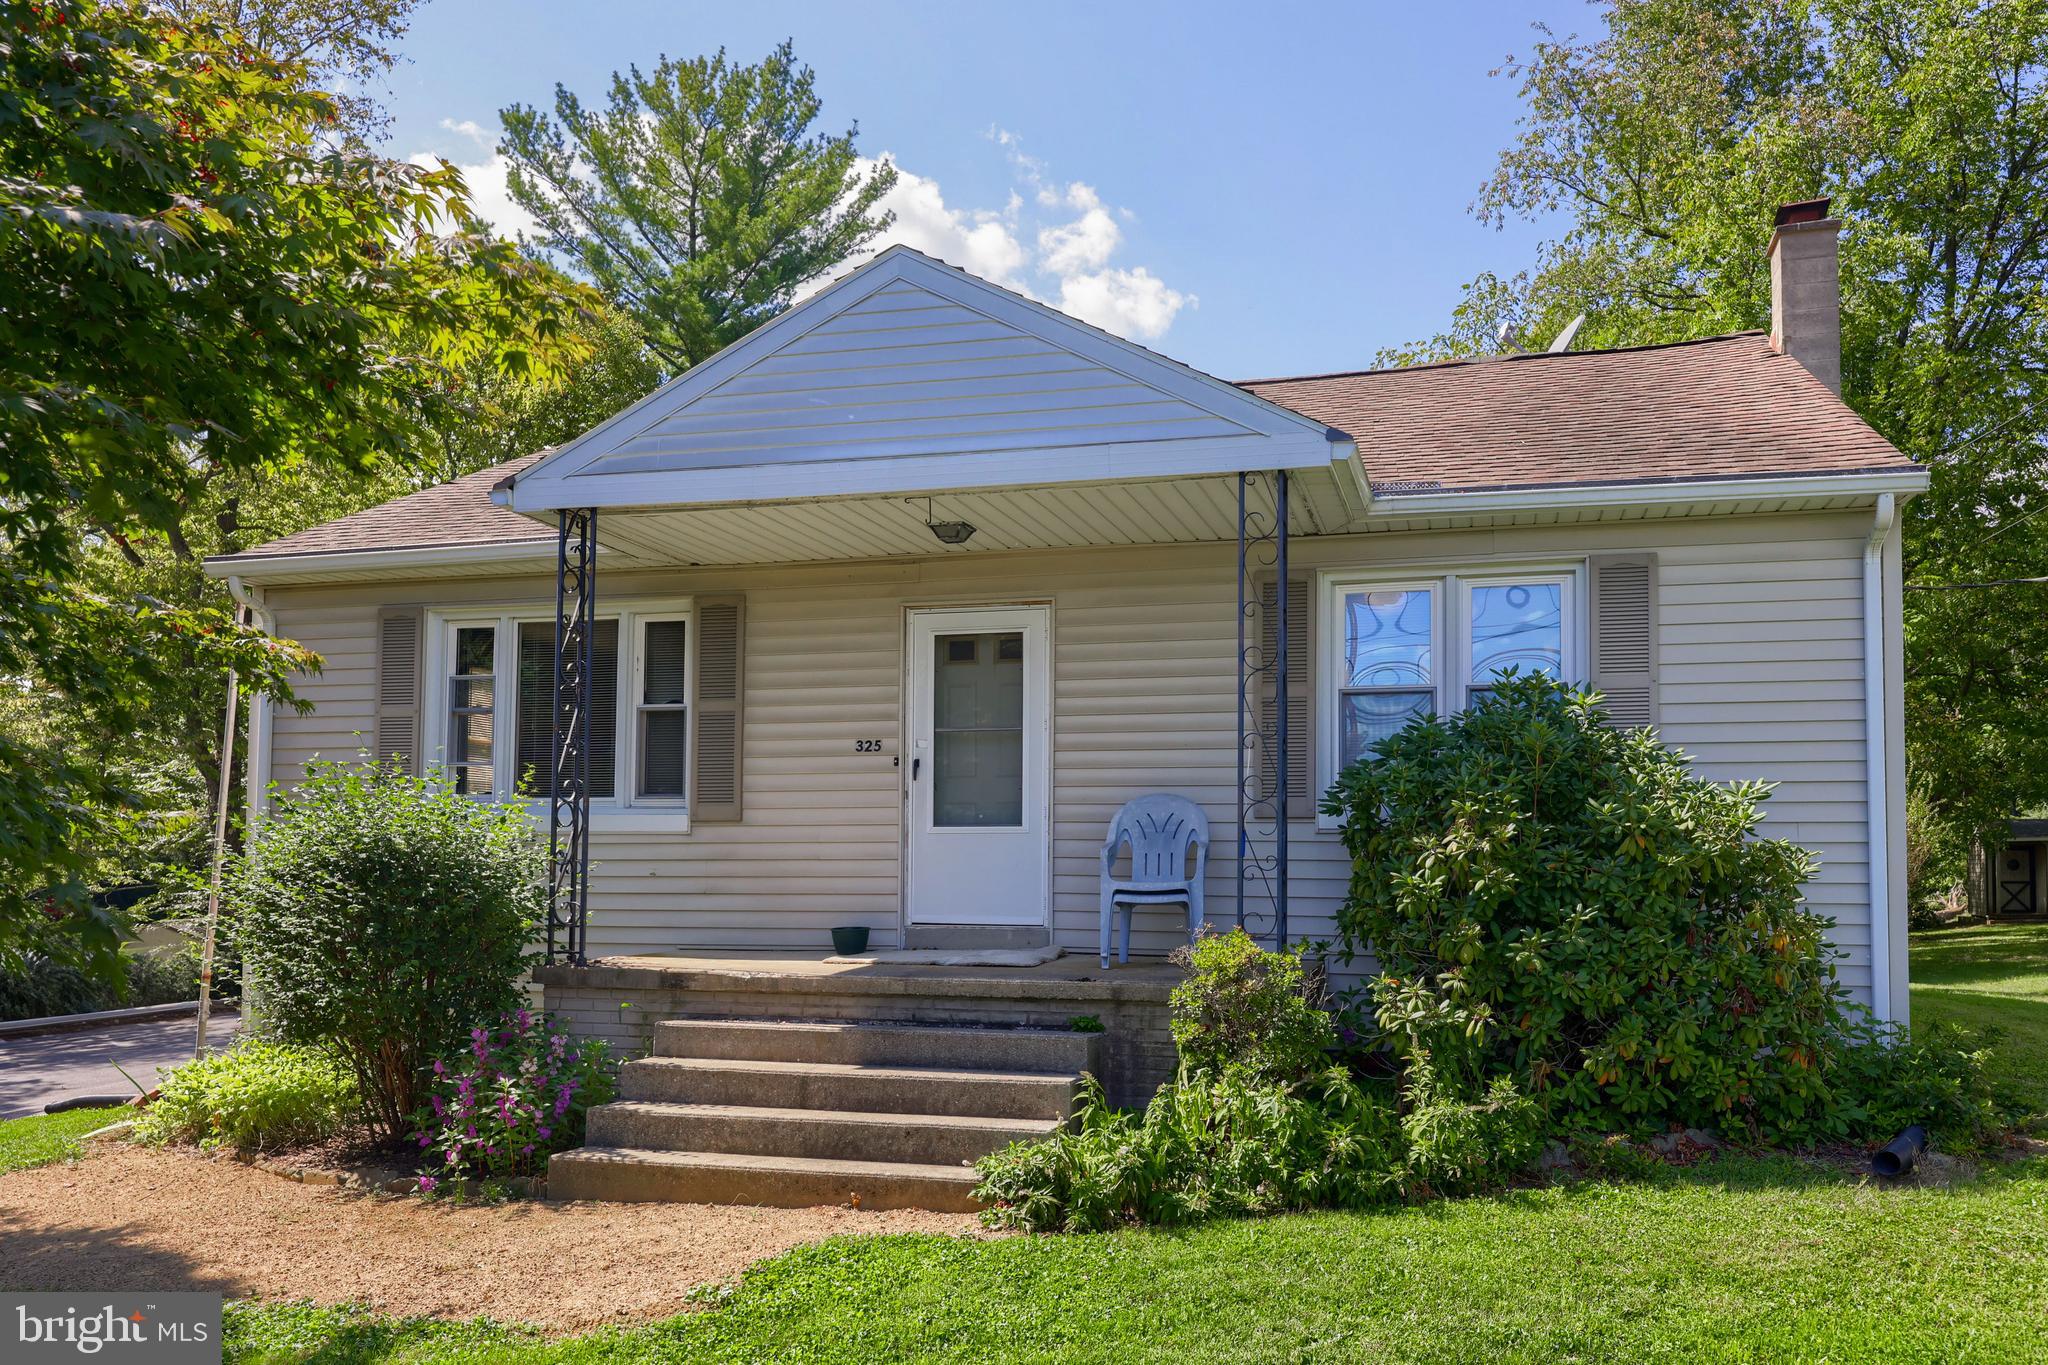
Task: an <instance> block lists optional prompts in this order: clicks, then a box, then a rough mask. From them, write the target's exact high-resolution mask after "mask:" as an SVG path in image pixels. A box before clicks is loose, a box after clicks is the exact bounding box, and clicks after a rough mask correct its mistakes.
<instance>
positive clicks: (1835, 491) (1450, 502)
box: [1372, 469, 1927, 518]
mask: <svg viewBox="0 0 2048 1365" xmlns="http://www.w3.org/2000/svg"><path fill="white" fill-rule="evenodd" d="M1926 487H1927V471H1926V470H1924V469H1902V470H1898V471H1896V472H1891V471H1886V472H1883V473H1876V474H1799V475H1791V476H1788V477H1785V478H1776V479H1772V478H1761V479H1696V480H1693V481H1691V482H1688V483H1629V484H1600V485H1592V486H1588V485H1584V484H1579V485H1571V486H1567V487H1562V488H1503V489H1495V490H1491V491H1479V492H1472V493H1454V492H1442V493H1390V492H1387V491H1385V490H1381V491H1380V492H1379V494H1378V496H1377V497H1375V498H1374V500H1373V504H1372V515H1373V517H1375V518H1391V517H1412V516H1439V515H1443V514H1446V513H1450V514H1456V513H1462V512H1533V511H1540V510H1543V509H1546V508H1565V507H1644V506H1651V507H1669V506H1674V505H1683V504H1690V503H1717V502H1748V501H1751V500H1753V499H1758V498H1825V497H1869V496H1870V495H1872V494H1893V493H1904V494H1907V495H1908V496H1910V495H1912V494H1914V493H1919V492H1922V491H1924V490H1925V489H1926Z"/></svg>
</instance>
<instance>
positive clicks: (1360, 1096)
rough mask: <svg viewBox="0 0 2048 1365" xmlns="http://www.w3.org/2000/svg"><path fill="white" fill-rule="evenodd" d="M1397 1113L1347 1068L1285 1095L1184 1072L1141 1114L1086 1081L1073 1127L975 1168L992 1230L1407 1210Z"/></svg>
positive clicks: (1247, 1077)
mask: <svg viewBox="0 0 2048 1365" xmlns="http://www.w3.org/2000/svg"><path fill="white" fill-rule="evenodd" d="M1399 1145H1400V1144H1399V1132H1398V1130H1397V1128H1396V1126H1395V1122H1394V1117H1393V1113H1392V1111H1391V1110H1390V1109H1389V1108H1388V1107H1387V1106H1386V1105H1384V1104H1382V1103H1380V1102H1379V1101H1377V1100H1376V1099H1375V1098H1373V1097H1372V1096H1371V1095H1370V1094H1368V1093H1367V1092H1366V1091H1365V1090H1363V1089H1362V1088H1361V1087H1360V1086H1359V1085H1358V1083H1357V1082H1356V1081H1354V1080H1352V1078H1351V1077H1350V1076H1349V1075H1348V1074H1347V1073H1346V1072H1344V1071H1343V1070H1342V1069H1341V1068H1332V1069H1329V1070H1326V1071H1324V1072H1322V1073H1320V1074H1319V1075H1317V1076H1315V1077H1314V1078H1312V1079H1310V1080H1305V1081H1296V1082H1293V1083H1288V1084H1276V1083H1272V1082H1263V1081H1260V1080H1258V1079H1256V1078H1255V1077H1254V1076H1253V1075H1251V1074H1250V1073H1249V1072H1244V1071H1233V1072H1229V1073H1217V1072H1211V1071H1196V1072H1188V1071H1185V1070H1184V1071H1183V1072H1182V1073H1181V1076H1180V1078H1179V1079H1178V1080H1177V1081H1175V1082H1173V1083H1171V1084H1168V1085H1163V1086H1161V1087H1160V1088H1159V1093H1158V1094H1157V1095H1155V1096H1153V1098H1152V1103H1151V1104H1150V1105H1148V1106H1147V1107H1146V1109H1145V1112H1144V1113H1143V1114H1142V1115H1138V1114H1133V1113H1130V1112H1129V1111H1127V1110H1122V1109H1115V1108H1112V1107H1111V1106H1110V1105H1109V1104H1108V1103H1107V1102H1106V1101H1105V1100H1104V1099H1103V1096H1102V1091H1101V1089H1100V1088H1099V1087H1096V1086H1095V1085H1094V1082H1093V1080H1092V1079H1091V1080H1090V1081H1089V1088H1088V1090H1087V1092H1086V1094H1085V1095H1084V1096H1083V1101H1082V1107H1081V1112H1080V1114H1079V1116H1078V1117H1077V1118H1076V1120H1075V1124H1074V1126H1073V1127H1071V1128H1068V1129H1064V1130H1062V1131H1061V1132H1058V1133H1055V1134H1054V1135H1053V1136H1051V1137H1049V1138H1046V1139H1044V1140H1042V1141H1039V1142H1029V1143H1024V1142H1019V1143H1012V1144H1011V1145H1010V1146H1009V1147H1007V1148H1005V1149H1004V1150H1002V1151H1000V1152H996V1153H993V1154H992V1155H989V1156H986V1157H983V1158H982V1159H981V1161H980V1162H979V1163H977V1165H976V1170H977V1172H978V1173H979V1174H980V1176H981V1182H980V1184H979V1185H977V1186H976V1187H975V1192H974V1193H975V1198H977V1199H979V1200H981V1201H982V1202H983V1203H984V1204H986V1205H987V1206H988V1207H987V1209H986V1210H985V1211H984V1213H983V1215H982V1217H983V1219H984V1220H985V1221H986V1222H988V1223H989V1224H990V1225H991V1226H995V1227H1007V1228H1020V1229H1024V1230H1026V1231H1032V1232H1054V1231H1059V1232H1094V1231H1099V1230H1101V1229H1104V1228H1110V1227H1115V1226H1118V1225H1120V1224H1124V1223H1159V1224H1174V1223H1188V1222H1195V1221H1198V1220H1201V1219H1204V1218H1215V1217H1225V1216H1230V1215H1243V1214H1263V1213H1281V1212H1286V1211H1288V1210H1293V1209H1307V1208H1364V1207H1368V1206H1370V1205H1374V1204H1383V1203H1387V1202H1390V1201H1396V1200H1398V1199H1399V1198H1400V1197H1401V1189H1402V1184H1401V1168H1400V1156H1399Z"/></svg>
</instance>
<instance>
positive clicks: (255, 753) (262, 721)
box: [228, 574, 277, 828]
mask: <svg viewBox="0 0 2048 1365" xmlns="http://www.w3.org/2000/svg"><path fill="white" fill-rule="evenodd" d="M228 593H229V595H230V596H232V597H233V598H234V599H235V600H236V601H237V602H240V603H241V604H242V605H243V606H245V607H247V608H248V609H249V620H250V621H251V622H252V623H253V624H254V625H255V627H256V629H258V630H260V631H262V632H263V633H264V634H265V635H275V634H276V633H277V618H276V617H275V616H273V615H272V614H271V612H270V608H269V607H267V606H265V605H264V603H263V589H261V588H256V587H251V586H250V585H248V584H246V583H244V582H243V581H242V578H241V575H239V574H229V575H228ZM243 776H244V779H245V787H246V796H245V797H244V800H245V801H246V802H247V807H246V809H247V810H248V819H249V825H250V826H251V827H252V828H253V827H254V826H255V824H256V820H257V817H258V816H260V815H262V814H263V808H264V805H265V803H266V802H267V800H268V798H269V795H270V698H269V697H267V696H265V695H264V694H263V693H261V692H258V691H256V690H255V689H254V688H251V689H250V691H249V770H248V772H247V773H245V774H244V775H243Z"/></svg>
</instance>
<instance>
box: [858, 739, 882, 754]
mask: <svg viewBox="0 0 2048 1365" xmlns="http://www.w3.org/2000/svg"><path fill="white" fill-rule="evenodd" d="M853 751H854V752H855V753H857V754H878V753H880V752H882V741H881V740H879V739H857V740H855V741H854V742H853Z"/></svg>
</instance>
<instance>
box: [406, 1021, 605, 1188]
mask: <svg viewBox="0 0 2048 1365" xmlns="http://www.w3.org/2000/svg"><path fill="white" fill-rule="evenodd" d="M617 1089H618V1077H617V1071H616V1068H615V1066H614V1063H613V1061H612V1056H611V1049H610V1048H608V1047H607V1046H606V1045H605V1044H603V1043H601V1042H598V1041H595V1040H593V1039H588V1038H580V1039H579V1038H572V1037H571V1036H570V1035H569V1034H567V1033H555V1032H550V1031H549V1029H548V1020H547V1017H546V1016H545V1015H537V1014H533V1013H530V1012H529V1011H527V1010H523V1009H522V1010H517V1011H514V1012H513V1014H512V1015H511V1016H510V1017H508V1018H505V1019H502V1020H499V1021H498V1023H497V1025H496V1026H495V1027H493V1028H488V1029H485V1028H478V1029H473V1030H471V1032H470V1038H469V1046H468V1047H467V1048H465V1049H464V1050H463V1051H462V1052H460V1053H458V1054H456V1055H455V1056H454V1057H450V1058H436V1059H435V1061H434V1078H433V1081H432V1083H431V1084H430V1085H429V1087H428V1089H427V1108H426V1109H425V1111H423V1112H422V1113H421V1114H420V1115H419V1117H418V1120H417V1122H418V1124H419V1132H418V1133H417V1134H415V1137H416V1139H417V1141H418V1142H419V1145H420V1147H421V1148H422V1149H423V1150H424V1151H425V1153H426V1156H427V1159H428V1161H429V1163H430V1164H432V1165H433V1166H434V1167H435V1169H436V1170H437V1171H438V1175H424V1176H422V1177H420V1188H421V1190H422V1191H423V1192H431V1191H432V1190H433V1189H434V1187H435V1186H436V1185H437V1184H438V1183H439V1182H440V1178H441V1177H454V1178H457V1179H471V1180H508V1179H512V1178H514V1177H517V1176H533V1175H541V1174H544V1173H545V1172H546V1171H547V1166H548V1157H549V1156H550V1155H551V1154H552V1153H555V1152H566V1151H568V1150H569V1149H570V1148H571V1147H580V1146H582V1145H583V1125H584V1121H585V1116H586V1115H587V1114H588V1113H589V1111H590V1110H591V1109H592V1108H594V1107H596V1106H597V1105H600V1104H607V1103H609V1102H610V1101H611V1098H612V1095H613V1093H614V1092H615V1091H616V1090H617Z"/></svg>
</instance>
